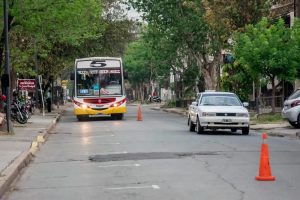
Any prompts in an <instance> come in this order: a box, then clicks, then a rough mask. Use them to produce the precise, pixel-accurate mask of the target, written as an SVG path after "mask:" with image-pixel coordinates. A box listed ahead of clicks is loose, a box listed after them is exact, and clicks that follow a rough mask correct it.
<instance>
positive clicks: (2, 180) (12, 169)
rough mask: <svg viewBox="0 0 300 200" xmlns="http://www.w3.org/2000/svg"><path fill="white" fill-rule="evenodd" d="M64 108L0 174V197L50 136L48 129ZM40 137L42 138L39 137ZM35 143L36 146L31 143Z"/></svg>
mask: <svg viewBox="0 0 300 200" xmlns="http://www.w3.org/2000/svg"><path fill="white" fill-rule="evenodd" d="M64 112H65V110H62V111H61V112H59V113H58V115H57V116H56V117H55V119H53V120H52V122H51V124H50V125H49V126H48V127H47V129H46V130H45V131H44V132H43V133H41V134H40V135H39V136H37V138H36V140H33V141H32V143H31V147H30V148H29V149H26V150H25V151H23V152H22V153H21V154H20V155H19V156H18V157H17V158H16V159H15V160H13V161H12V163H11V164H10V165H8V166H7V168H6V169H5V170H4V171H3V172H2V173H1V174H0V199H1V198H2V197H3V196H4V194H5V193H6V192H7V191H8V190H9V188H10V185H11V184H12V183H13V182H14V180H16V178H17V177H18V176H19V174H20V172H21V171H22V170H23V169H24V168H25V167H26V166H27V165H29V163H30V162H31V161H32V160H33V158H34V154H35V153H36V151H37V150H38V148H39V147H40V145H41V144H42V143H44V142H45V141H46V140H47V139H48V138H49V136H50V131H51V130H52V129H53V128H54V127H55V126H56V124H57V122H58V121H59V120H60V118H61V116H62V115H63V114H64ZM41 138H42V139H41ZM34 143H37V147H33V146H32V145H33V144H34Z"/></svg>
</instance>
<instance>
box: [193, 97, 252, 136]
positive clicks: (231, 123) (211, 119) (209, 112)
mask: <svg viewBox="0 0 300 200" xmlns="http://www.w3.org/2000/svg"><path fill="white" fill-rule="evenodd" d="M247 106H248V103H243V104H242V102H241V101H240V99H239V98H238V97H237V95H236V94H234V93H230V92H211V91H210V92H202V93H199V94H198V96H197V99H196V101H195V102H193V103H192V104H191V105H190V106H189V112H188V125H189V129H190V131H196V132H197V133H198V134H201V133H202V132H203V131H204V130H205V129H212V130H217V129H231V131H232V132H236V131H237V129H241V130H242V133H243V135H248V134H249V123H250V117H249V112H248V110H247V109H246V108H245V107H247Z"/></svg>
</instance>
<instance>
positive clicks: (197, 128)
mask: <svg viewBox="0 0 300 200" xmlns="http://www.w3.org/2000/svg"><path fill="white" fill-rule="evenodd" d="M203 131H204V128H203V127H202V126H201V125H200V120H199V118H198V117H197V122H196V132H197V134H202V133H203Z"/></svg>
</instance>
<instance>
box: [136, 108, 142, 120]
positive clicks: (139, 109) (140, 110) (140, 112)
mask: <svg viewBox="0 0 300 200" xmlns="http://www.w3.org/2000/svg"><path fill="white" fill-rule="evenodd" d="M137 121H143V118H142V108H141V105H139V108H138V113H137Z"/></svg>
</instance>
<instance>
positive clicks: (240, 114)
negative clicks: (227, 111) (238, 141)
mask: <svg viewBox="0 0 300 200" xmlns="http://www.w3.org/2000/svg"><path fill="white" fill-rule="evenodd" d="M236 116H237V117H249V114H248V113H237V114H236Z"/></svg>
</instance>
